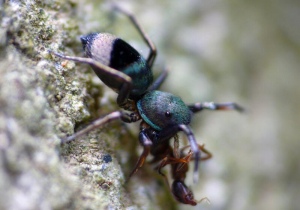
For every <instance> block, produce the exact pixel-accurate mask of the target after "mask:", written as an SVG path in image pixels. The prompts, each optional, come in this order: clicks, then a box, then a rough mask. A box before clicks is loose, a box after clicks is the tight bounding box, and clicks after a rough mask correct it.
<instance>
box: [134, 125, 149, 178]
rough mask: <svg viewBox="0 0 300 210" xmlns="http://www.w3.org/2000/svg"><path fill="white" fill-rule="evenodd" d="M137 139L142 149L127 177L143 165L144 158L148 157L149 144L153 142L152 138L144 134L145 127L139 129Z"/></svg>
mask: <svg viewBox="0 0 300 210" xmlns="http://www.w3.org/2000/svg"><path fill="white" fill-rule="evenodd" d="M139 140H140V144H141V145H142V146H143V147H144V149H143V152H142V154H141V155H140V157H139V160H138V161H137V163H136V165H135V167H134V169H133V170H132V172H131V173H130V175H129V178H130V177H131V176H132V175H134V174H135V173H136V172H137V171H138V170H139V169H140V168H141V167H142V166H143V165H144V162H145V160H146V158H147V157H148V155H149V153H150V149H151V146H152V144H153V143H152V140H151V139H150V138H149V136H148V135H147V134H146V131H145V129H143V130H141V132H140V134H139Z"/></svg>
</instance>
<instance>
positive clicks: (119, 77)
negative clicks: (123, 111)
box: [49, 50, 132, 106]
mask: <svg viewBox="0 0 300 210" xmlns="http://www.w3.org/2000/svg"><path fill="white" fill-rule="evenodd" d="M49 52H50V53H51V54H53V55H55V56H57V57H59V58H62V59H66V60H71V61H75V62H79V63H86V64H90V65H92V66H93V67H94V68H96V69H98V70H99V71H101V74H106V75H107V76H109V77H113V78H114V79H115V80H116V81H117V82H119V83H120V85H121V88H120V90H119V95H118V98H117V103H118V105H119V106H123V105H124V104H125V103H126V101H127V98H128V95H129V93H130V90H131V88H132V83H131V78H130V77H129V76H128V75H126V74H124V73H122V72H121V71H117V70H115V69H113V68H111V67H109V66H106V65H104V64H102V63H100V62H97V61H95V60H93V59H91V58H83V57H73V56H67V55H62V54H60V53H57V52H53V51H51V50H49Z"/></svg>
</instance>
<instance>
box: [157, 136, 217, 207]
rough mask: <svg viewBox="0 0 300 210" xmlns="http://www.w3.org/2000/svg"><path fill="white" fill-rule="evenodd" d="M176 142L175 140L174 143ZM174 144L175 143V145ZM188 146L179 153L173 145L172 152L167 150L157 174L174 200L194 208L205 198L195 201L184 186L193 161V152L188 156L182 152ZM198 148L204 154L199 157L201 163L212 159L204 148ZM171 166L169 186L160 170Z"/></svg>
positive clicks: (190, 192) (199, 146)
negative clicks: (167, 187) (171, 181)
mask: <svg viewBox="0 0 300 210" xmlns="http://www.w3.org/2000/svg"><path fill="white" fill-rule="evenodd" d="M174 142H176V139H175V141H174ZM175 144H176V143H175ZM189 147H190V146H185V147H183V148H182V149H181V150H180V151H178V145H177V146H175V145H174V151H172V150H169V151H170V152H169V155H168V156H166V157H165V158H163V159H162V160H161V162H160V163H159V165H158V166H157V169H158V173H159V174H160V175H162V176H163V177H164V178H165V181H166V183H167V185H168V186H169V187H170V191H171V192H172V194H173V196H174V198H175V199H176V200H177V201H178V202H180V203H183V204H190V205H192V206H196V205H197V203H200V202H202V201H203V200H207V198H206V197H204V198H202V199H200V200H199V201H196V200H195V199H194V194H193V192H192V191H191V190H190V189H189V188H188V187H187V186H186V184H185V183H184V180H185V178H186V173H187V172H188V170H189V166H188V164H189V162H190V161H191V160H193V158H192V156H193V152H192V151H191V150H189V152H188V154H186V155H185V154H184V150H186V149H187V148H189ZM198 148H199V149H200V150H201V151H202V152H203V153H205V154H206V156H205V157H201V159H200V160H201V161H204V160H208V159H210V158H211V157H212V154H211V153H210V152H209V151H208V150H206V149H205V148H204V144H203V145H199V144H198ZM168 164H170V165H171V173H172V174H171V176H172V179H173V183H172V185H171V186H170V184H169V181H168V178H167V177H166V175H165V174H163V173H162V172H161V170H162V168H163V167H165V166H166V165H168Z"/></svg>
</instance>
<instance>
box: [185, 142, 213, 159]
mask: <svg viewBox="0 0 300 210" xmlns="http://www.w3.org/2000/svg"><path fill="white" fill-rule="evenodd" d="M204 146H205V145H204V144H202V145H200V144H198V147H199V149H200V150H201V152H203V153H204V154H205V155H206V156H205V157H202V156H201V158H200V160H202V161H203V160H208V159H210V158H212V153H211V152H210V151H208V150H207V149H205V148H204ZM189 147H190V145H187V146H185V147H183V148H181V150H180V154H183V151H184V150H186V149H187V148H189ZM191 160H194V158H191Z"/></svg>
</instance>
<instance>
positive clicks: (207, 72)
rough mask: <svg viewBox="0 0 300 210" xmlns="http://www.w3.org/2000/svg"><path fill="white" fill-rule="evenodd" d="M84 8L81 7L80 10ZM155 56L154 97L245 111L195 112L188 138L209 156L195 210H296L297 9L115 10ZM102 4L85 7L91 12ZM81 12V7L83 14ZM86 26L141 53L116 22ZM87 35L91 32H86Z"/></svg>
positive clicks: (267, 3) (159, 5)
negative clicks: (158, 85)
mask: <svg viewBox="0 0 300 210" xmlns="http://www.w3.org/2000/svg"><path fill="white" fill-rule="evenodd" d="M85 4H90V3H87V2H85ZM118 4H119V5H121V6H123V7H124V8H126V9H128V10H129V11H131V12H132V13H134V14H135V15H136V17H137V18H138V20H139V21H140V23H141V24H142V25H143V27H144V28H145V31H146V32H147V33H148V35H149V36H150V37H151V39H152V40H153V42H154V43H155V44H156V46H157V48H158V57H157V60H156V65H155V70H157V72H159V70H160V69H162V68H163V66H165V65H166V66H168V67H169V68H170V69H171V70H170V75H169V77H168V79H167V81H166V82H165V84H164V85H163V87H162V89H163V90H165V91H169V92H172V93H174V94H177V95H179V96H181V97H182V98H183V99H184V101H185V102H187V103H188V102H189V103H192V102H197V101H215V102H225V101H234V102H238V103H239V104H241V105H243V106H244V107H245V108H246V109H247V112H246V113H245V114H238V113H235V112H209V111H207V112H203V113H201V114H198V115H197V116H196V117H195V118H194V122H193V129H194V132H195V135H196V138H197V139H198V141H199V142H201V143H205V145H206V148H207V149H209V150H210V151H211V152H212V153H213V155H214V157H213V159H211V160H209V161H207V162H205V163H203V164H202V165H201V171H200V173H201V175H200V182H199V183H198V184H193V183H192V180H191V179H188V180H187V181H186V183H187V184H188V185H189V186H192V189H193V191H194V194H195V197H196V198H197V199H200V198H202V197H208V198H209V200H210V202H211V204H210V205H209V204H207V203H205V202H203V203H202V204H200V205H198V206H197V207H188V206H185V205H181V206H180V209H213V210H218V209H228V210H243V209H245V210H246V209H272V210H282V209H295V210H296V209H299V206H300V201H299V198H300V160H299V157H300V156H299V149H300V141H299V134H300V129H299V123H300V118H299V116H300V111H299V110H300V109H299V108H300V83H299V81H298V80H299V78H300V69H299V68H300V1H297V0H294V1H293V0H289V1H274V0H273V1H271V0H259V1H258V0H256V1H255V0H254V1H238V0H229V1H220V0H213V1H212V0H209V1H204V0H201V1H199V0H186V1H182V0H181V1H179V0H169V1H150V0H149V1H145V0H144V1H122V2H118ZM103 8H105V4H96V3H94V8H93V9H92V11H94V13H97V11H101V10H103ZM90 9H91V8H90ZM98 16H99V19H95V16H94V17H91V19H89V17H87V16H85V18H86V20H87V21H89V23H91V24H92V25H90V26H86V25H85V26H81V27H85V29H86V30H88V31H89V30H91V31H92V30H95V28H100V29H103V30H108V31H111V32H113V33H114V34H117V35H118V36H120V37H122V38H124V39H125V40H127V41H128V42H129V43H131V44H132V45H133V46H135V47H136V48H137V49H138V50H139V51H140V52H141V53H142V54H143V55H145V56H146V55H147V53H148V51H147V47H146V46H145V44H144V43H143V42H142V40H141V38H140V37H139V35H138V34H137V33H136V31H135V29H134V28H133V27H132V26H131V24H130V23H129V21H128V20H127V19H126V18H123V17H121V16H118V18H117V19H116V20H115V22H114V23H113V24H105V21H101V20H104V19H105V18H104V16H102V14H101V13H100V12H99V13H98ZM89 27H91V28H89Z"/></svg>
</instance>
